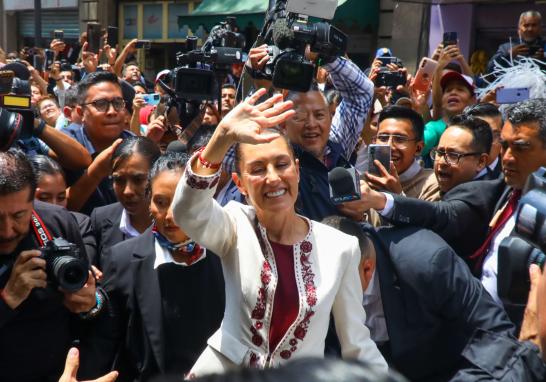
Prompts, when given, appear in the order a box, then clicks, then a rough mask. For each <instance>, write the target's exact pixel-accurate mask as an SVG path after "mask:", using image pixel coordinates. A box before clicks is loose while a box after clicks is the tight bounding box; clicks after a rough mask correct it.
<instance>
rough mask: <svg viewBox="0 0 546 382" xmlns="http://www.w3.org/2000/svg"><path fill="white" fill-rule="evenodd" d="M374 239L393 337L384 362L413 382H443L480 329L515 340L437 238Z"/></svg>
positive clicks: (398, 232)
mask: <svg viewBox="0 0 546 382" xmlns="http://www.w3.org/2000/svg"><path fill="white" fill-rule="evenodd" d="M370 232H371V233H372V235H371V236H372V238H373V240H374V246H375V248H376V259H377V266H376V276H379V286H380V290H381V300H382V302H383V311H384V314H385V321H386V324H387V332H388V334H389V342H388V345H387V349H388V351H387V353H388V354H386V358H388V359H390V363H391V366H394V367H395V369H397V370H399V371H400V372H402V374H404V375H405V376H406V377H408V378H409V379H410V380H411V381H444V380H447V379H448V378H449V377H450V376H452V375H453V374H454V373H455V372H456V370H457V368H458V366H459V363H460V362H461V361H462V359H461V357H460V354H461V352H462V350H463V349H464V347H465V345H466V344H467V342H468V341H469V340H470V339H471V338H472V335H473V333H474V331H475V330H476V329H478V328H480V329H485V330H489V331H492V332H496V333H503V334H506V335H512V333H513V330H514V327H513V325H512V324H511V322H510V321H509V320H508V317H507V316H506V314H505V313H504V311H503V310H502V308H500V307H499V306H498V305H497V304H496V303H495V302H494V301H493V299H492V298H491V297H490V296H489V294H488V293H487V291H486V290H485V289H484V288H483V287H482V285H481V283H480V281H479V280H478V279H476V278H474V277H473V276H472V274H471V273H470V271H469V269H468V267H467V266H466V265H465V263H464V261H462V259H460V258H459V257H458V256H456V254H455V253H454V252H453V250H452V249H451V248H450V247H449V246H448V245H447V244H446V243H445V241H444V240H442V239H441V238H440V237H439V236H437V235H436V234H434V233H433V232H431V231H428V230H423V229H418V228H415V227H404V228H396V227H392V228H383V229H380V230H379V231H378V233H377V234H374V233H373V230H370Z"/></svg>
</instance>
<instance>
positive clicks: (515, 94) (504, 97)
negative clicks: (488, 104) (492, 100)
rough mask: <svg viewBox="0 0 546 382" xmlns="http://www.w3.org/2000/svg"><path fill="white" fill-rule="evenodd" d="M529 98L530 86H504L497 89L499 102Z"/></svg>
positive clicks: (512, 101)
mask: <svg viewBox="0 0 546 382" xmlns="http://www.w3.org/2000/svg"><path fill="white" fill-rule="evenodd" d="M528 99H529V88H504V89H499V90H497V103H501V104H504V103H516V102H521V101H525V100H528Z"/></svg>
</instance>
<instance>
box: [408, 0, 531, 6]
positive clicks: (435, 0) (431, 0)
mask: <svg viewBox="0 0 546 382" xmlns="http://www.w3.org/2000/svg"><path fill="white" fill-rule="evenodd" d="M397 1H398V2H399V3H417V4H431V5H438V4H440V5H448V4H508V3H533V1H529V0H397Z"/></svg>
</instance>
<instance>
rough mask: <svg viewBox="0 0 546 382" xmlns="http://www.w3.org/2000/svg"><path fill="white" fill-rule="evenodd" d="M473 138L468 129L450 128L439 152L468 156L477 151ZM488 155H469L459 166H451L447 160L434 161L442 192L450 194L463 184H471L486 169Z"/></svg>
mask: <svg viewBox="0 0 546 382" xmlns="http://www.w3.org/2000/svg"><path fill="white" fill-rule="evenodd" d="M472 141H473V136H472V133H471V132H470V131H468V130H467V129H463V128H460V127H458V126H450V127H448V128H447V129H446V131H444V133H443V134H442V136H441V138H440V142H439V143H438V148H437V149H438V151H442V152H443V151H445V152H447V153H458V154H468V153H473V152H475V151H476V150H475V149H474V147H473V145H472ZM487 158H488V157H487V155H469V156H464V157H462V158H460V159H459V163H458V164H449V163H447V161H446V160H445V158H439V159H438V158H437V159H436V160H435V161H434V172H435V174H436V178H437V179H438V185H439V187H440V191H442V192H448V191H449V190H451V189H452V188H453V187H455V186H458V185H459V184H461V183H465V182H469V181H471V180H472V179H474V177H475V176H476V175H477V174H478V173H479V172H480V171H481V170H483V169H484V167H485V165H486V162H487Z"/></svg>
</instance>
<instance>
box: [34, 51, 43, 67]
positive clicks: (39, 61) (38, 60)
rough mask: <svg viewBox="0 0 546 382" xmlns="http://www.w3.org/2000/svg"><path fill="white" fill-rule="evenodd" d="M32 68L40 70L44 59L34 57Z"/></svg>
mask: <svg viewBox="0 0 546 382" xmlns="http://www.w3.org/2000/svg"><path fill="white" fill-rule="evenodd" d="M32 66H34V68H36V69H37V70H40V68H41V67H42V59H41V57H40V56H39V55H37V54H35V55H34V56H32Z"/></svg>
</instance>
